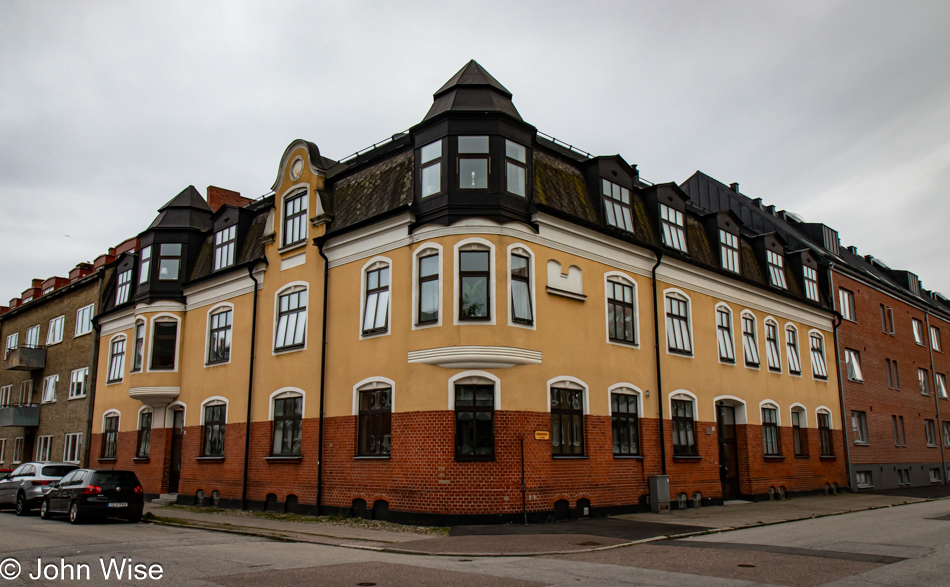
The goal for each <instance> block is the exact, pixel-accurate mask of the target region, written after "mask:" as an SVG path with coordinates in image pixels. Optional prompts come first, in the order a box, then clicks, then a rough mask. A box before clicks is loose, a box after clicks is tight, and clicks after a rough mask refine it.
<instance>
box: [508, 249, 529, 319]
mask: <svg viewBox="0 0 950 587" xmlns="http://www.w3.org/2000/svg"><path fill="white" fill-rule="evenodd" d="M508 269H509V270H508V291H509V294H510V300H511V312H510V314H509V315H510V317H511V323H512V324H519V325H527V326H532V325H533V324H534V302H533V299H534V295H533V292H534V255H533V254H532V253H531V250H530V249H528V248H527V247H526V246H524V245H512V246H510V247H508Z"/></svg>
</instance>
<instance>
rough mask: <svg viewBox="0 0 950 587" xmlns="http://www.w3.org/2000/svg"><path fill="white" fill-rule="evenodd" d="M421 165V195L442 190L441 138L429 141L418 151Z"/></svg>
mask: <svg viewBox="0 0 950 587" xmlns="http://www.w3.org/2000/svg"><path fill="white" fill-rule="evenodd" d="M419 160H420V162H421V165H422V197H423V198H424V197H426V196H431V195H433V194H437V193H439V192H441V191H442V139H439V140H438V141H435V142H434V143H429V144H428V145H426V146H425V147H422V149H421V150H420V152H419Z"/></svg>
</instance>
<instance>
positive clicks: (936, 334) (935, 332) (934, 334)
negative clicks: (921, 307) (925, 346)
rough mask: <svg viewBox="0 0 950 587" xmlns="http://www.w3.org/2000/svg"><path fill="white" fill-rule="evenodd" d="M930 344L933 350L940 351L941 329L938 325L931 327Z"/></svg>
mask: <svg viewBox="0 0 950 587" xmlns="http://www.w3.org/2000/svg"><path fill="white" fill-rule="evenodd" d="M930 346H931V347H932V348H933V350H935V351H937V352H940V348H941V347H940V329H939V328H937V327H936V326H931V327H930Z"/></svg>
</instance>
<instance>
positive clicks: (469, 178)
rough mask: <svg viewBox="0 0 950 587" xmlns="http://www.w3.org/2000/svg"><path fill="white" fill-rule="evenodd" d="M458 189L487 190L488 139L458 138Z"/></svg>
mask: <svg viewBox="0 0 950 587" xmlns="http://www.w3.org/2000/svg"><path fill="white" fill-rule="evenodd" d="M458 141H459V142H458V145H459V158H458V174H459V189H462V190H484V189H488V171H489V162H488V137H459V139H458Z"/></svg>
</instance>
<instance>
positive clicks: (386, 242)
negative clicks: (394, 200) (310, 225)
mask: <svg viewBox="0 0 950 587" xmlns="http://www.w3.org/2000/svg"><path fill="white" fill-rule="evenodd" d="M414 222H415V217H414V216H413V215H412V214H409V213H408V212H407V213H405V214H399V215H397V216H394V217H392V218H389V219H386V220H381V221H379V222H374V223H373V224H371V225H369V226H366V227H364V228H360V229H358V230H354V231H353V232H348V233H344V234H342V235H340V236H337V237H334V238H332V239H331V240H330V242H327V243H326V245H324V247H323V254H324V255H326V256H327V259H329V260H330V268H331V269H333V268H334V267H338V266H340V265H346V264H347V263H353V262H356V261H359V260H361V259H367V258H369V257H374V256H376V255H382V254H384V253H386V252H387V251H392V250H394V249H400V248H402V247H406V246H409V245H411V244H412V243H413V242H417V240H425V238H419V239H415V238H413V237H411V236H410V235H409V227H410V226H411V225H412V223H414Z"/></svg>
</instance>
